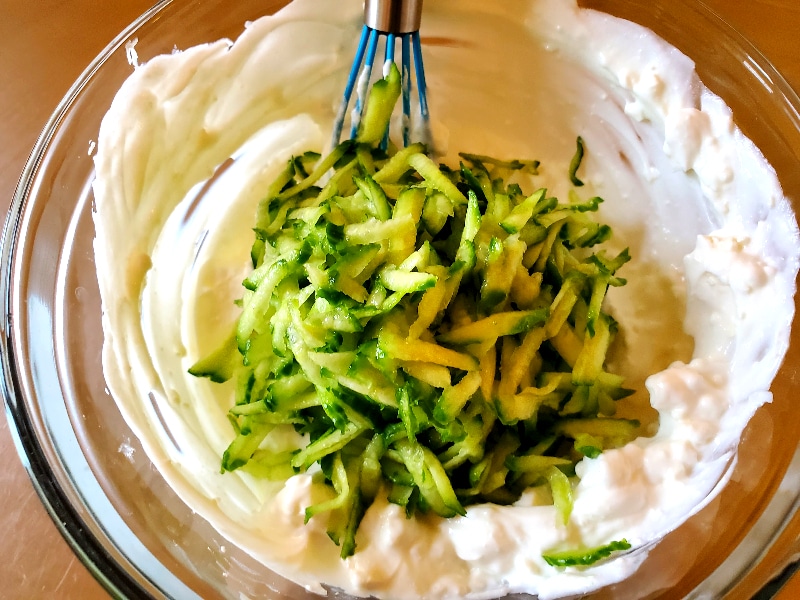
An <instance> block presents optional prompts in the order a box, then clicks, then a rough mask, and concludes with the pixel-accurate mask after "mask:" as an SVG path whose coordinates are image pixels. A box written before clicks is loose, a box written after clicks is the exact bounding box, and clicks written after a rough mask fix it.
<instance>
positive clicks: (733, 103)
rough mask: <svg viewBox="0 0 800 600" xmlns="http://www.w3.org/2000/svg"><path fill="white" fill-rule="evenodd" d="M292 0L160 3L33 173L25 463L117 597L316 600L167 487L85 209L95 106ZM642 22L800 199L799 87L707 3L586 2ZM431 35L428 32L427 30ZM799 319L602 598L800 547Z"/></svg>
mask: <svg viewBox="0 0 800 600" xmlns="http://www.w3.org/2000/svg"><path fill="white" fill-rule="evenodd" d="M283 4H284V3H283V2H279V1H275V2H270V1H264V0H220V1H219V2H202V1H200V0H166V1H164V2H161V3H159V4H158V5H157V6H155V7H154V8H153V9H152V10H150V11H149V12H147V13H146V14H144V15H143V16H142V17H141V18H140V19H139V20H137V21H136V22H135V23H133V24H132V25H131V26H130V27H129V28H128V29H127V30H126V31H124V32H123V33H122V34H121V35H120V36H119V37H118V38H117V39H116V40H115V41H114V42H113V43H112V44H111V45H110V46H109V47H108V48H107V49H106V50H105V51H104V52H103V53H102V54H101V55H100V56H99V57H98V58H97V59H96V60H95V62H94V63H93V64H91V65H90V66H89V68H88V69H87V70H86V71H85V72H84V74H83V76H82V77H81V78H80V79H79V80H78V81H77V83H76V84H75V85H74V86H73V88H72V89H71V91H70V92H69V94H68V95H67V96H66V98H65V99H64V100H63V101H62V102H61V104H60V106H59V107H58V109H57V111H56V113H55V114H54V115H53V116H52V118H51V119H50V121H49V122H48V123H47V125H46V127H45V130H44V133H43V135H42V136H41V138H40V141H39V142H38V144H37V146H36V148H35V149H34V152H33V154H32V156H31V159H30V161H29V163H28V164H27V166H26V168H25V171H24V173H23V175H22V178H21V181H20V184H19V187H18V189H17V192H16V194H15V197H14V200H13V204H12V207H11V210H10V212H9V215H8V219H7V222H6V225H5V231H4V236H3V246H2V280H0V286H1V287H2V294H0V301H1V302H2V303H3V309H4V313H5V319H4V320H3V324H2V333H3V335H2V340H1V341H2V354H1V355H0V356H1V357H2V380H1V381H2V385H3V393H4V396H5V401H6V405H7V409H8V413H9V421H10V423H11V425H12V430H13V433H14V435H15V437H16V442H17V447H18V448H19V450H20V452H21V453H22V454H23V459H24V460H23V462H25V464H26V466H27V468H28V469H29V472H30V475H31V478H32V480H33V482H34V485H35V487H36V489H37V491H38V493H39V495H40V497H41V500H42V502H43V503H44V505H45V506H46V508H47V509H48V511H49V512H50V514H51V516H52V517H53V519H54V521H55V523H56V525H57V526H58V527H59V529H60V530H61V532H62V534H63V535H64V537H65V538H66V539H67V540H68V542H69V543H70V545H71V546H72V547H73V549H74V550H75V552H76V554H77V555H78V556H79V557H80V559H81V560H82V561H83V562H84V564H85V565H86V566H87V568H89V569H90V571H91V572H92V573H93V574H94V575H95V577H97V579H98V580H99V581H100V582H101V583H102V584H103V585H104V586H105V587H106V589H107V590H108V591H109V593H111V594H112V595H113V596H116V597H120V598H148V597H153V598H180V599H191V598H205V599H208V600H211V599H214V598H243V597H251V598H252V597H269V598H272V597H276V595H277V596H278V597H281V598H291V599H301V598H312V597H316V596H313V595H312V594H309V593H308V592H306V591H305V590H303V589H302V588H300V587H298V586H296V585H294V584H292V583H290V582H288V581H285V580H283V579H281V578H280V577H278V576H277V575H275V574H274V573H272V572H270V571H269V570H268V569H266V568H265V567H263V566H262V565H261V564H260V563H258V562H256V561H255V560H253V559H252V558H251V557H249V556H248V555H246V554H244V553H243V552H241V551H239V550H238V549H236V548H235V547H233V546H232V545H231V544H230V543H228V542H227V541H226V540H225V539H224V538H222V537H221V536H220V535H219V534H218V533H217V532H216V531H215V530H213V529H212V528H211V527H210V526H209V525H208V524H207V523H206V522H205V521H204V520H203V519H202V518H200V517H199V516H197V515H196V514H194V513H193V512H192V511H191V510H190V509H189V508H188V507H187V506H186V505H185V504H184V503H183V502H182V501H181V500H180V499H179V498H178V497H177V496H176V495H175V494H174V493H173V492H172V490H171V489H170V488H169V486H167V485H166V483H165V482H164V480H163V479H162V478H161V476H160V475H159V473H158V472H157V471H156V470H155V469H154V468H153V466H152V464H151V463H150V461H149V460H148V458H147V456H146V455H145V453H144V452H143V451H142V449H141V446H140V445H139V443H138V441H137V439H136V438H135V436H134V435H133V434H132V433H131V431H130V429H129V428H128V427H127V426H126V424H125V422H124V421H123V419H122V417H121V416H120V414H119V412H118V410H117V408H116V405H115V403H114V401H113V399H112V398H111V397H110V395H109V393H108V391H107V389H106V387H105V382H104V379H103V374H102V370H101V368H100V355H101V346H102V331H101V327H100V301H99V295H98V290H97V282H96V277H95V268H94V254H93V249H92V241H93V237H94V230H93V224H92V218H91V211H92V201H93V198H92V190H91V182H92V179H93V162H92V157H91V154H92V147H93V144H94V142H93V140H95V139H96V136H97V131H98V128H99V123H100V119H101V118H102V116H103V114H104V113H105V112H106V110H107V108H108V106H109V105H110V103H111V99H112V97H113V95H114V94H115V92H116V91H117V89H118V88H119V86H120V85H121V83H122V81H123V80H124V79H125V78H126V77H127V76H128V75H129V74H130V72H131V65H130V63H129V54H130V50H131V46H130V44H129V43H130V42H132V41H134V40H136V45H135V50H136V53H137V54H138V58H139V60H140V61H142V62H144V61H147V60H148V59H149V58H151V57H153V56H156V55H158V54H162V53H168V52H171V51H172V50H173V48H175V47H177V48H187V47H189V46H192V45H195V44H199V43H203V42H208V41H212V40H216V39H219V38H223V37H227V38H231V39H235V38H236V37H237V36H238V35H239V34H240V33H241V32H242V30H243V28H244V24H245V22H247V21H248V20H253V19H255V18H257V17H259V16H262V15H264V14H267V13H270V12H273V11H274V10H276V9H277V8H279V7H280V6H281V5H283ZM581 4H582V5H585V6H590V7H592V8H598V9H600V10H603V11H606V12H609V13H611V14H614V15H617V16H621V17H624V18H627V19H630V20H632V21H635V22H638V23H640V24H642V25H644V26H646V27H649V28H650V29H653V30H654V31H655V32H656V33H658V34H659V35H661V36H662V37H664V38H665V39H666V40H667V41H669V42H670V43H672V44H673V45H675V46H676V47H678V48H679V49H680V50H682V51H683V52H685V53H686V54H688V55H689V56H690V57H691V58H692V59H694V60H695V61H696V63H697V69H698V72H699V74H700V77H701V79H702V80H703V81H704V82H705V84H706V85H707V86H708V87H709V88H710V89H711V90H712V91H714V92H715V93H717V94H718V95H720V96H721V97H722V98H723V99H724V100H725V101H726V102H727V103H728V105H729V106H730V107H731V108H732V110H733V114H734V117H735V120H736V122H737V123H738V125H739V126H740V127H741V129H742V130H743V131H744V133H745V134H746V135H747V136H749V137H750V138H751V139H752V140H753V141H754V142H755V143H756V145H757V146H758V147H759V148H760V149H761V150H762V152H763V153H764V155H765V156H766V158H767V160H768V161H770V162H771V164H772V165H773V166H774V168H775V169H776V171H777V173H778V176H779V179H780V181H781V184H782V186H783V188H784V191H785V193H786V195H787V196H788V197H789V198H790V199H791V201H792V203H793V206H794V208H795V210H796V211H797V210H800V99H799V98H798V97H797V95H796V94H795V93H794V92H793V91H792V90H791V89H790V87H789V86H788V84H787V83H786V82H785V81H784V79H783V78H782V77H781V76H780V74H778V73H777V72H776V71H775V69H774V68H773V67H772V66H771V65H770V64H769V63H768V61H767V60H766V59H765V58H764V57H763V56H761V55H760V54H759V52H758V51H757V50H756V49H755V48H754V47H753V46H752V45H751V44H750V43H748V42H747V40H745V39H744V38H743V37H742V36H740V35H739V34H738V33H737V32H736V31H734V30H733V29H732V28H731V27H729V26H727V25H726V24H725V23H724V22H723V21H722V20H721V19H719V18H718V17H716V16H715V15H714V14H713V13H712V12H711V11H710V10H709V9H708V8H706V7H705V5H703V4H702V3H701V2H697V1H693V0H679V1H678V0H585V1H583V2H582V3H581ZM423 33H424V32H423ZM798 367H800V332H798V331H797V329H796V327H795V328H794V329H793V335H792V343H791V345H790V348H789V352H788V354H787V357H786V360H785V362H784V365H783V367H782V369H781V371H780V372H779V374H778V376H777V378H776V380H775V382H774V385H773V387H772V391H773V394H774V400H773V402H772V403H771V404H769V405H766V406H764V407H763V408H762V409H760V410H759V411H758V413H757V414H756V415H755V417H754V418H753V420H752V421H751V423H750V425H749V426H748V428H747V430H746V432H745V434H744V436H743V438H742V441H741V446H740V455H739V461H738V465H737V467H736V469H735V472H734V474H733V476H732V478H731V481H730V483H729V485H728V486H727V487H726V488H725V490H724V491H723V493H722V494H721V495H719V496H718V497H717V498H716V499H715V500H714V501H712V502H711V503H710V504H709V505H708V506H707V507H705V508H704V509H703V510H702V511H700V512H699V513H698V514H697V515H695V516H694V517H693V518H692V519H690V520H689V521H688V522H686V523H685V524H684V525H683V526H681V527H680V528H679V529H678V530H676V531H675V532H673V533H672V534H670V535H669V536H668V537H667V538H666V539H665V540H664V541H663V542H662V543H661V544H659V545H658V546H657V547H656V548H655V549H654V550H653V551H652V552H651V554H650V556H649V558H648V559H647V560H646V561H645V563H644V565H643V566H642V567H641V568H640V569H639V571H637V573H636V574H634V575H633V576H632V577H630V578H629V579H627V580H625V581H623V582H621V583H619V584H617V585H614V586H611V587H608V588H605V589H603V590H600V591H598V592H596V593H594V594H592V595H590V596H588V597H591V598H598V599H600V598H614V599H625V598H676V597H686V596H688V597H693V598H752V597H754V596H756V595H758V596H759V597H768V596H769V595H771V593H772V592H773V590H774V589H776V588H777V587H778V585H779V584H780V582H781V581H784V580H785V578H786V577H788V575H789V574H791V573H793V572H794V569H795V567H794V564H793V560H794V558H795V555H796V554H797V553H798V551H800V543H798V538H799V534H800V517H798V516H797V515H798V510H797V509H798V502H800V446H799V445H798V440H800V411H799V410H798V409H797V407H796V404H795V401H796V398H797V397H798V395H799V394H800V377H799V376H798V375H800V374H798Z"/></svg>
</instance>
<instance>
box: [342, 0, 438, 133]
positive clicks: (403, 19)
mask: <svg viewBox="0 0 800 600" xmlns="http://www.w3.org/2000/svg"><path fill="white" fill-rule="evenodd" d="M421 16H422V0H366V2H365V3H364V28H363V29H362V32H361V40H360V41H359V43H358V50H357V51H356V55H355V59H354V60H353V66H352V68H351V69H350V75H349V77H348V79H347V85H346V86H345V88H344V96H343V98H342V104H341V106H340V107H339V111H338V113H337V115H336V120H335V121H334V125H333V145H334V146H335V145H336V144H338V143H339V139H340V138H341V135H342V128H343V127H344V121H345V117H346V115H347V109H348V107H349V106H350V100H351V98H352V95H353V90H356V101H355V106H354V107H353V110H352V112H351V117H350V137H351V138H355V137H356V133H357V131H358V126H359V123H360V122H361V113H362V110H363V107H364V104H365V101H366V97H365V96H366V93H367V90H368V88H369V83H370V77H371V75H372V66H373V64H374V62H375V55H376V54H377V52H378V39H379V38H380V37H385V38H386V39H385V44H384V47H385V61H384V75H385V74H386V67H387V65H388V64H389V63H390V62H394V60H395V45H396V43H397V40H398V38H399V40H400V48H401V59H400V60H401V68H400V73H401V75H402V84H401V85H402V106H403V127H402V129H403V145H404V146H408V144H409V138H410V129H411V63H412V56H413V63H414V79H415V80H416V84H417V97H418V98H419V109H420V118H421V120H422V123H421V124H422V131H423V137H425V138H426V139H425V140H421V141H428V140H427V138H428V130H429V116H428V98H427V93H426V89H425V71H424V69H423V65H422V46H421V44H420V39H419V26H420V20H421ZM362 62H363V66H362ZM384 146H385V141H384Z"/></svg>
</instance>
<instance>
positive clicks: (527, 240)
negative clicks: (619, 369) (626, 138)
mask: <svg viewBox="0 0 800 600" xmlns="http://www.w3.org/2000/svg"><path fill="white" fill-rule="evenodd" d="M376 85H377V84H376ZM397 86H399V78H398V77H397V76H396V73H395V74H390V75H389V76H387V77H386V78H385V79H384V80H382V81H381V83H380V87H378V90H379V91H380V93H377V94H371V95H370V97H369V100H368V106H367V110H366V112H365V119H364V121H363V122H362V126H361V127H362V129H361V133H360V134H359V135H358V136H357V137H356V139H355V140H349V141H347V142H344V143H342V144H340V145H339V146H337V147H336V148H335V149H334V150H333V151H332V152H331V153H330V154H328V155H326V156H320V155H318V154H315V153H307V154H304V155H303V156H300V157H296V158H293V159H292V160H290V161H289V162H288V164H287V166H286V169H285V170H284V171H283V172H282V173H281V175H280V176H279V177H278V178H277V179H276V181H275V182H274V184H273V186H272V188H271V190H270V192H269V194H268V195H267V196H266V197H265V198H264V199H263V200H262V202H261V203H260V206H259V208H258V212H257V217H256V223H255V226H254V231H255V242H254V244H253V248H252V252H251V258H252V262H253V271H252V273H251V274H250V275H249V276H248V277H247V278H246V279H245V281H244V285H243V292H242V293H243V296H242V298H241V299H240V300H239V301H238V302H239V303H240V304H241V308H242V311H241V315H240V317H239V319H238V322H237V323H235V324H232V330H233V334H232V336H231V338H230V339H228V340H226V341H225V342H224V343H222V344H221V347H220V349H219V350H218V351H216V352H214V353H213V354H212V355H210V356H208V357H204V358H202V359H201V360H199V361H198V362H197V363H196V365H194V366H193V367H192V369H191V370H190V372H191V373H192V374H193V375H196V376H200V377H208V378H210V379H211V380H212V381H216V382H219V381H224V380H227V379H230V378H232V379H234V380H235V389H236V392H235V394H236V397H235V404H234V406H233V407H232V408H231V409H230V412H229V418H230V421H231V424H232V427H233V433H232V441H231V444H230V446H229V447H228V449H227V451H226V452H225V454H224V456H223V457H222V470H223V471H230V470H235V469H244V470H246V471H248V472H249V473H251V474H253V475H255V476H259V477H266V478H270V479H285V478H287V477H290V476H292V475H294V474H296V473H303V472H312V473H315V475H314V476H315V477H317V478H318V479H319V480H320V481H322V482H324V483H325V484H327V486H328V487H329V489H330V494H329V496H328V498H327V499H325V500H324V501H321V502H320V503H318V504H315V505H313V506H309V507H308V510H307V512H306V518H307V520H308V519H317V518H326V519H327V527H328V532H329V535H330V537H331V539H332V540H333V541H334V542H335V543H337V544H339V545H340V548H341V556H342V557H343V558H345V557H347V556H349V555H351V554H353V553H354V552H355V551H356V532H357V530H358V526H359V523H360V520H361V518H362V516H363V515H364V512H365V511H366V509H367V508H368V507H369V505H370V504H371V503H372V502H373V500H374V499H375V498H377V497H378V495H382V496H383V497H385V498H387V499H388V500H389V502H393V503H396V504H398V505H400V506H402V508H403V510H404V511H405V512H406V514H407V515H408V516H409V517H410V518H411V517H413V516H414V515H415V514H417V513H425V512H433V513H435V514H437V515H440V516H441V517H454V516H456V515H463V514H465V507H467V506H469V505H471V504H475V503H481V502H492V503H500V504H510V503H513V502H515V501H517V500H518V499H519V498H520V496H521V494H522V493H523V492H524V490H526V489H527V488H530V487H532V486H543V489H545V490H548V491H549V492H550V493H551V495H552V498H553V503H554V504H555V506H556V508H557V513H558V515H560V519H559V520H560V521H562V522H566V521H567V520H568V519H569V513H570V511H571V509H572V490H571V486H572V485H574V481H575V465H576V464H577V462H579V461H580V460H582V459H583V458H584V457H587V456H588V457H596V456H597V455H598V454H600V453H602V452H603V451H604V450H607V449H609V448H613V447H618V446H621V445H623V444H625V443H627V442H629V441H630V440H632V439H634V438H635V437H636V435H637V434H638V423H636V422H635V421H630V420H626V419H620V418H617V417H615V416H614V414H615V404H616V402H617V401H618V400H619V399H621V398H623V397H625V396H626V395H628V394H629V393H630V392H629V390H627V389H625V387H624V382H623V379H622V377H620V376H619V375H616V374H614V373H610V372H609V371H608V369H607V366H606V353H607V351H608V348H609V346H610V344H611V343H612V340H613V338H614V334H615V332H616V330H617V324H616V322H615V321H614V319H613V318H612V317H611V316H610V315H609V314H607V313H606V312H605V311H604V310H603V299H604V297H605V295H606V292H607V290H608V288H609V286H621V285H623V284H624V283H625V280H624V279H622V278H620V277H619V276H618V275H617V270H618V269H619V268H620V267H622V266H623V265H624V263H625V262H627V261H628V260H629V256H628V253H627V251H623V252H621V253H618V254H609V253H608V251H607V250H604V249H597V247H598V245H600V244H602V243H603V242H605V241H606V240H607V239H608V238H609V237H610V234H611V231H610V229H609V228H608V227H606V226H604V225H602V224H599V223H597V222H596V221H595V220H594V219H593V218H592V214H593V213H594V212H596V211H597V209H598V206H599V205H600V203H601V202H602V199H600V198H597V197H592V198H588V199H582V198H581V197H580V196H579V195H578V191H577V190H576V189H574V188H573V190H572V192H571V193H570V194H569V198H568V199H567V201H566V202H560V201H559V200H558V199H557V198H555V197H553V196H552V195H551V194H549V193H548V191H547V190H546V189H544V188H538V189H532V190H529V191H524V189H523V187H525V186H526V185H528V186H532V187H534V188H535V182H536V179H537V176H538V169H539V168H540V165H539V163H538V162H536V161H526V160H506V159H505V158H503V159H497V158H492V157H488V156H483V155H478V154H462V155H461V158H462V160H461V163H460V165H458V167H457V168H453V167H447V166H443V165H439V164H437V163H436V162H435V161H434V160H433V159H432V158H431V157H429V156H428V155H427V154H426V153H425V148H424V147H423V146H422V145H419V144H417V145H412V146H410V147H408V148H405V149H400V150H394V149H391V148H390V149H389V150H388V151H387V150H383V149H382V148H381V144H382V142H383V139H384V136H383V132H385V131H386V129H387V127H388V119H389V116H390V114H391V108H392V106H393V105H394V103H395V102H396V101H397V97H398V95H399V89H397ZM369 103H372V105H369ZM585 152H586V148H585V145H584V143H583V141H582V140H580V139H579V140H578V152H577V153H576V155H575V158H574V159H573V161H572V164H571V165H570V167H569V172H566V173H564V177H565V178H568V179H572V180H573V184H574V185H575V186H577V185H579V184H582V182H580V181H579V180H577V177H576V172H577V171H578V169H579V167H580V164H581V160H582V159H583V157H584V153H585ZM275 432H282V433H284V434H285V433H286V432H296V433H299V434H301V435H294V436H292V435H289V436H287V435H280V436H278V438H279V439H280V440H287V439H295V440H297V443H296V445H294V446H286V444H285V443H284V442H283V441H282V442H276V443H274V444H271V443H270V440H271V439H272V437H271V436H272V435H273V434H274V433H275ZM281 444H283V445H281ZM323 515H324V516H323ZM594 554H595V555H597V554H598V553H597V552H595V553H594ZM568 558H569V557H568ZM570 560H575V559H574V557H573V558H571V559H570ZM563 564H566V563H563Z"/></svg>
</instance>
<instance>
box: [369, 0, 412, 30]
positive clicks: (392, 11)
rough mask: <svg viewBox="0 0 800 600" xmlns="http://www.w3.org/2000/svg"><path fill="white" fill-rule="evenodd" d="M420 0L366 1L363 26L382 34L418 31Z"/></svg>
mask: <svg viewBox="0 0 800 600" xmlns="http://www.w3.org/2000/svg"><path fill="white" fill-rule="evenodd" d="M421 17H422V0H366V2H365V3H364V24H365V25H367V27H370V28H372V29H375V30H377V31H380V32H382V33H393V34H396V35H400V34H403V33H411V32H413V31H419V25H420V20H421Z"/></svg>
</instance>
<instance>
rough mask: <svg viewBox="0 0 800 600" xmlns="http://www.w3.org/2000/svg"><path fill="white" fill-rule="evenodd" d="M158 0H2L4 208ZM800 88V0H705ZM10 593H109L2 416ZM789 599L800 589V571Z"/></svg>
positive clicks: (4, 570) (3, 520) (786, 591)
mask: <svg viewBox="0 0 800 600" xmlns="http://www.w3.org/2000/svg"><path fill="white" fill-rule="evenodd" d="M153 1H154V0H115V1H114V2H97V0H36V1H35V2H33V1H32V0H0V216H2V217H3V218H4V217H5V213H6V211H7V210H8V206H9V204H10V201H11V197H12V195H13V192H14V188H15V186H16V184H17V180H18V178H19V175H20V173H21V172H22V169H23V166H24V164H25V161H26V159H27V157H28V154H29V152H30V151H31V149H32V147H33V145H34V143H35V142H36V138H37V136H38V135H39V133H40V132H41V130H42V127H43V126H44V124H45V122H46V120H47V118H48V117H49V115H50V114H51V112H52V111H53V110H54V109H55V107H56V105H57V103H58V102H59V100H60V99H61V98H62V96H63V95H64V94H65V93H66V91H67V89H68V88H69V86H70V85H71V84H72V83H73V82H74V81H75V79H76V78H77V77H78V76H79V75H80V74H81V72H82V71H83V69H84V68H85V67H86V66H87V65H88V64H89V62H90V61H91V60H92V59H93V58H94V57H95V56H96V55H97V54H98V53H99V52H100V51H101V50H102V49H103V48H104V47H105V46H106V44H108V43H109V42H110V41H111V40H112V39H113V38H114V37H115V36H116V35H117V33H119V32H120V31H121V30H122V29H123V28H124V27H125V26H126V25H127V24H128V23H130V22H132V21H133V20H134V19H135V18H136V17H137V16H138V15H140V14H141V13H143V12H144V11H145V10H146V9H147V8H149V7H150V5H152V4H153ZM705 1H706V3H707V4H708V5H710V6H711V7H712V8H713V9H714V10H715V11H716V12H718V13H719V14H720V15H721V16H723V17H724V18H725V19H727V20H728V21H729V22H730V23H731V24H733V25H734V26H735V27H737V28H738V29H739V30H740V31H741V32H742V33H744V34H745V35H746V36H747V37H749V38H750V39H751V40H752V41H753V42H754V43H755V45H756V46H757V47H758V48H759V49H760V50H761V51H762V52H763V53H764V54H765V55H766V56H767V57H768V58H769V59H770V60H771V61H772V62H773V63H774V64H775V65H776V66H777V67H778V70H780V71H781V72H782V73H783V75H784V76H785V77H786V79H787V80H788V81H789V83H790V84H792V86H793V87H794V88H795V89H796V90H800V37H799V36H798V33H797V31H798V29H799V28H800V2H798V0H705ZM0 456H2V457H3V463H2V466H0V507H2V510H0V540H2V543H0V597H2V598H8V599H10V600H22V599H36V598H59V599H71V598H80V599H82V600H93V599H106V598H108V595H107V594H106V593H105V592H104V590H103V589H102V588H101V587H100V585H99V584H98V583H96V582H95V580H94V579H93V578H92V576H91V575H90V573H89V572H88V571H87V570H86V568H85V567H84V566H83V565H82V564H81V563H80V561H79V560H78V559H77V558H76V557H75V555H74V554H73V553H72V551H71V550H70V548H69V547H68V546H67V544H66V542H64V541H63V539H62V538H61V536H60V534H59V533H58V531H57V529H56V527H55V526H54V524H53V523H52V522H51V520H50V518H49V517H48V515H47V513H46V512H45V510H44V508H42V505H41V504H40V502H39V499H38V497H37V495H36V492H35V491H34V488H33V486H32V485H31V482H30V480H29V479H28V476H27V473H26V471H25V469H24V467H23V464H22V462H21V461H20V459H19V458H18V456H17V453H16V450H15V448H14V445H13V442H12V438H11V434H10V432H9V425H8V423H7V421H6V418H5V416H2V417H0ZM779 598H780V600H790V599H796V598H800V579H798V577H795V578H794V580H792V581H791V582H790V583H789V584H788V585H787V586H785V587H784V588H783V590H782V591H781V593H780V596H779Z"/></svg>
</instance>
